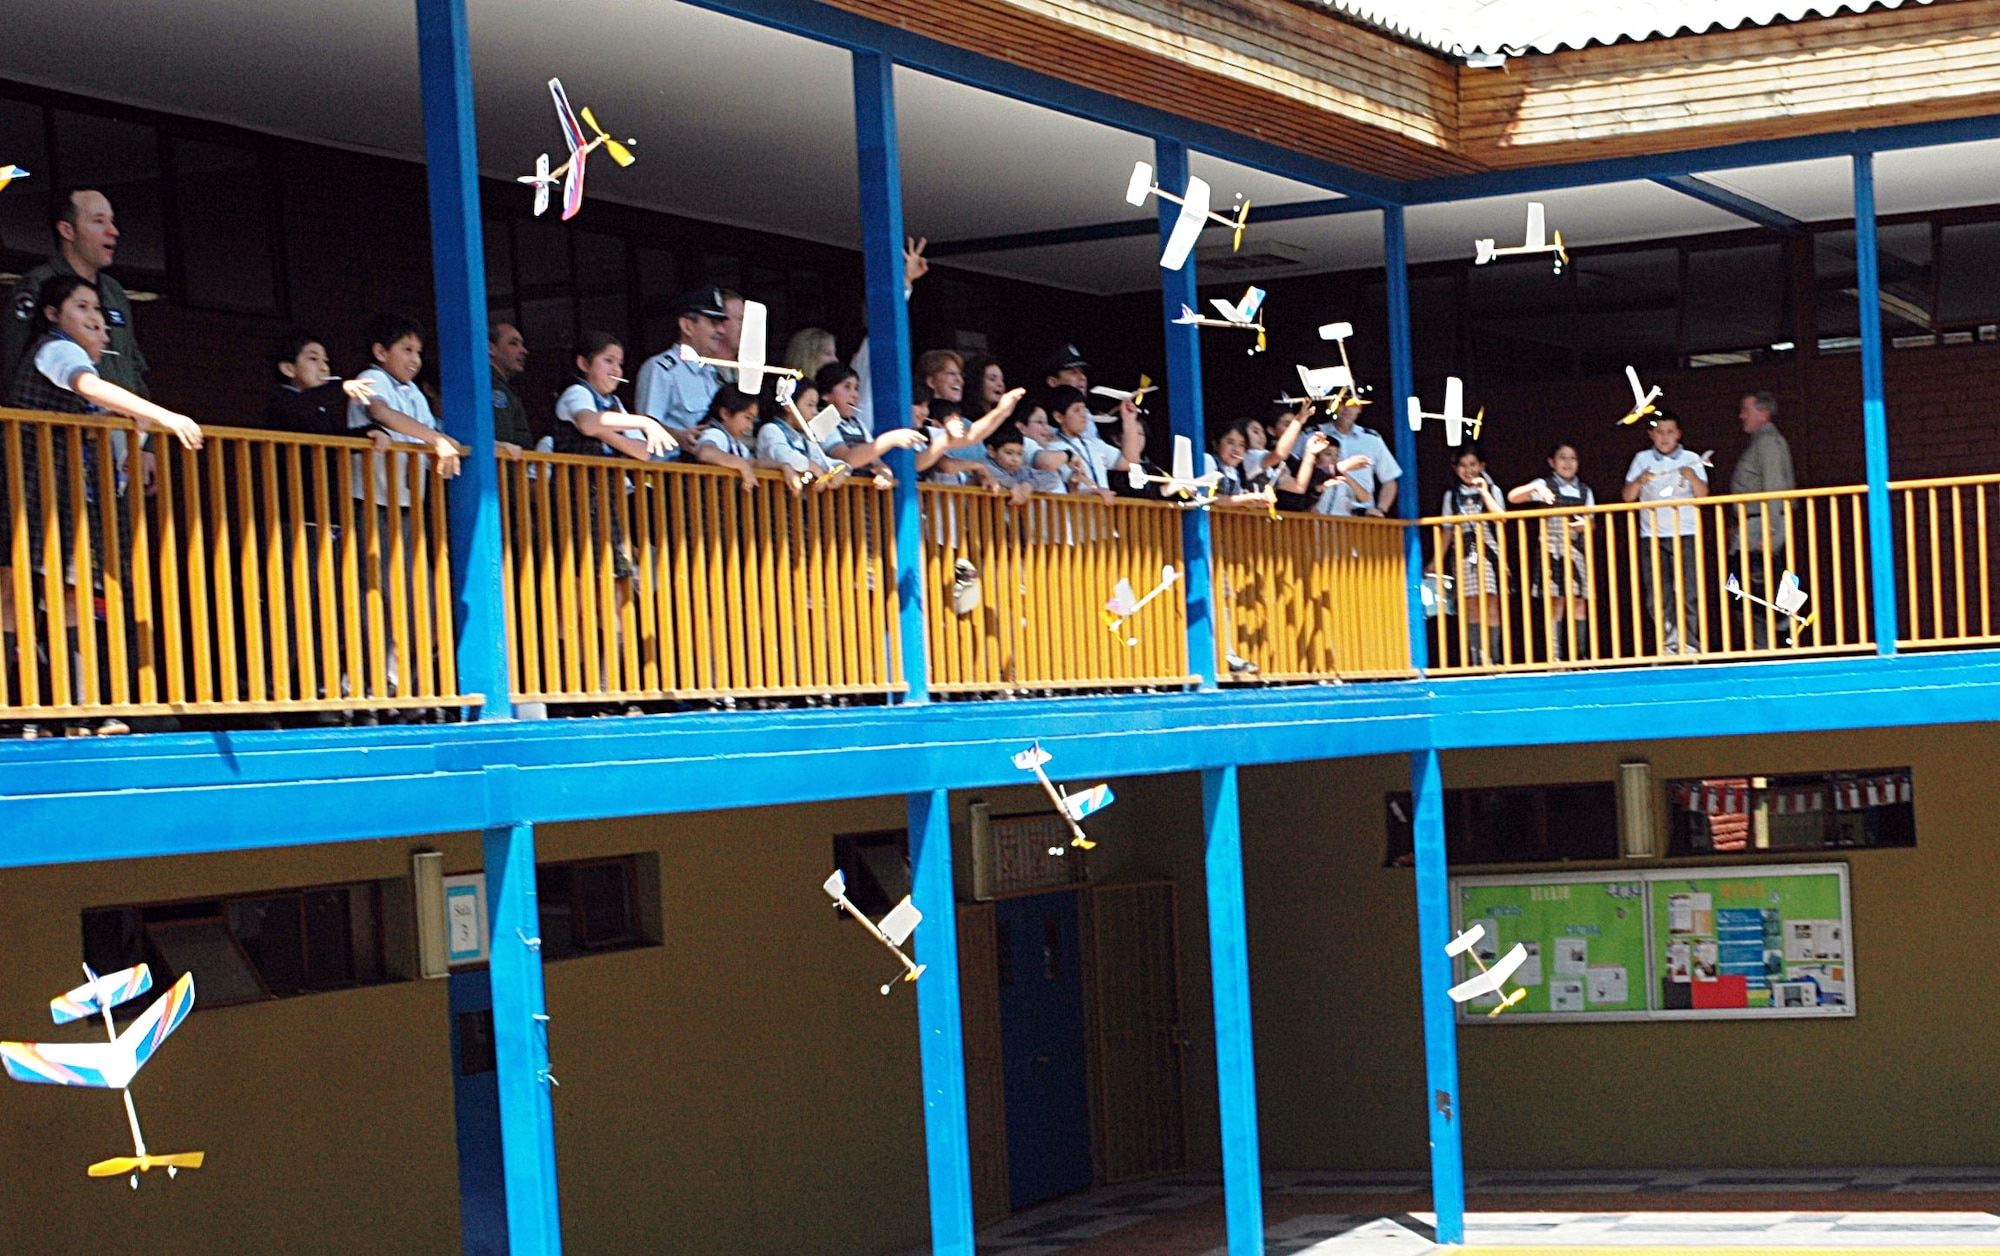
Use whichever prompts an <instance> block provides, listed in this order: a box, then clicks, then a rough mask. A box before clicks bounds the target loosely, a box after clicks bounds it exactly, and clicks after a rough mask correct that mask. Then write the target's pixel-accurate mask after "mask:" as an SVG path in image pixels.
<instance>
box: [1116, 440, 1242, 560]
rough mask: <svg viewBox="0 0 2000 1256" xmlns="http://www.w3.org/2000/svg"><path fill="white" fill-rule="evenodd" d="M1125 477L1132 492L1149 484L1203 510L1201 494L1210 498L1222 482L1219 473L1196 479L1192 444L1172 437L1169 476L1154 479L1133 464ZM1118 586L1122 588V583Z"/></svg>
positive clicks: (1149, 473)
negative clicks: (1172, 445) (1199, 506)
mask: <svg viewBox="0 0 2000 1256" xmlns="http://www.w3.org/2000/svg"><path fill="white" fill-rule="evenodd" d="M1126 476H1127V478H1128V479H1129V480H1130V482H1131V484H1132V487H1133V488H1135V489H1140V488H1144V487H1146V486H1147V485H1148V484H1157V485H1159V486H1160V488H1161V491H1162V492H1164V493H1166V494H1167V495H1168V496H1170V497H1178V498H1180V499H1181V500H1182V501H1187V502H1194V503H1197V504H1199V505H1203V506H1206V505H1207V504H1208V502H1207V501H1206V500H1204V498H1203V494H1208V495H1209V496H1213V495H1214V493H1215V486H1216V485H1217V484H1220V483H1221V482H1222V474H1221V473H1220V472H1217V473H1215V474H1213V475H1203V476H1197V475H1195V473H1194V441H1192V440H1190V439H1189V438H1188V437H1185V436H1176V437H1174V461H1173V470H1172V471H1171V472H1170V473H1169V474H1167V475H1155V474H1153V473H1152V472H1150V471H1147V470H1146V468H1144V467H1142V466H1140V465H1139V464H1138V463H1136V462H1135V463H1133V464H1132V468H1131V470H1130V471H1128V472H1126ZM1120 584H1121V587H1123V582H1120Z"/></svg>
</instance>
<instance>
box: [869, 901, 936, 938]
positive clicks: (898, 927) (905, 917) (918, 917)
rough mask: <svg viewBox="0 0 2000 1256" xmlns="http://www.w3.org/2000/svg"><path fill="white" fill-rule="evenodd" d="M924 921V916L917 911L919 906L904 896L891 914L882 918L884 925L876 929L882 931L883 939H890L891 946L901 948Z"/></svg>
mask: <svg viewBox="0 0 2000 1256" xmlns="http://www.w3.org/2000/svg"><path fill="white" fill-rule="evenodd" d="M923 919H924V914H923V913H922V912H920V911H918V910H917V905H916V904H915V903H913V902H911V901H910V898H909V895H907V894H906V895H904V896H903V901H902V902H900V903H898V904H896V905H895V906H894V907H891V908H890V909H889V914H888V915H886V916H884V917H882V923H880V924H878V925H876V926H875V927H876V928H878V929H880V930H881V931H882V936H883V937H885V938H887V939H889V945H890V946H901V945H903V943H904V942H905V941H907V940H908V939H909V936H910V934H912V933H914V932H915V931H916V928H917V926H918V925H919V924H922V923H923Z"/></svg>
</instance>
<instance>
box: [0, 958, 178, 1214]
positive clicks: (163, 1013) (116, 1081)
mask: <svg viewBox="0 0 2000 1256" xmlns="http://www.w3.org/2000/svg"><path fill="white" fill-rule="evenodd" d="M83 972H84V975H85V976H86V977H87V978H89V980H87V981H85V982H84V983H83V984H82V985H80V986H78V987H77V988H76V989H74V990H71V991H70V992H69V993H67V994H60V995H57V996H56V997H55V998H53V999H51V1000H49V1015H50V1017H51V1018H52V1019H53V1020H54V1021H55V1023H56V1024H58V1025H67V1024H68V1023H69V1022H71V1021H75V1020H82V1019H84V1018H85V1017H88V1016H95V1015H99V1014H102V1015H103V1017H104V1032H105V1034H106V1035H107V1036H108V1037H109V1039H110V1041H108V1042H99V1043H82V1042H76V1043H72V1042H0V1062H4V1063H5V1065H6V1067H7V1075H8V1076H9V1077H12V1078H13V1079H14V1080H15V1081H20V1082H45V1083H47V1084H49V1085H53V1086H96V1087H100V1088H103V1089H106V1090H116V1091H119V1092H120V1093H122V1094H123V1095H124V1096H125V1119H126V1120H127V1121H128V1122H129V1123H130V1124H131V1126H132V1154H131V1155H129V1156H113V1157H112V1158H111V1159H109V1160H100V1161H98V1162H97V1163H96V1164H93V1165H91V1166H90V1168H89V1170H88V1172H89V1173H90V1176H92V1177H119V1176H122V1175H125V1174H130V1175H131V1178H132V1189H133V1190H135V1191H136V1190H138V1189H139V1175H140V1174H141V1173H145V1172H147V1171H149V1170H152V1169H165V1170H166V1171H167V1176H168V1177H173V1176H175V1175H176V1174H178V1173H179V1172H180V1171H181V1170H182V1169H199V1168H200V1167H201V1162H202V1156H203V1153H201V1152H199V1151H184V1152H175V1153H172V1154H170V1155H164V1156H157V1155H153V1154H152V1153H150V1152H148V1151H147V1150H146V1136H145V1134H143V1133H142V1132H140V1129H139V1109H138V1108H136V1107H134V1106H133V1103H132V1090H131V1085H132V1079H133V1077H135V1076H137V1075H138V1072H139V1070H140V1069H142V1068H144V1067H145V1065H146V1061H147V1060H150V1059H152V1058H153V1052H155V1051H157V1050H158V1049H159V1047H160V1044H161V1043H163V1042H165V1041H166V1040H167V1035H169V1034H171V1033H173V1032H174V1030H176V1029H178V1028H180V1023H181V1022H182V1021H184V1020H186V1019H187V1014H188V1013H189V1012H190V1011H192V1010H193V1009H194V974H193V973H185V974H183V975H182V976H181V979H180V980H179V981H176V982H175V983H174V984H173V987H172V988H171V989H170V990H168V991H167V992H166V993H165V994H163V995H161V996H160V997H159V998H158V999H157V1000H155V1001H154V1003H153V1006H151V1007H149V1008H147V1009H146V1010H145V1011H144V1012H142V1013H140V1014H139V1018H138V1019H137V1020H135V1021H133V1022H132V1023H131V1024H130V1025H127V1026H126V1027H125V1032H124V1033H122V1034H121V1033H119V1032H118V1027H117V1026H116V1025H115V1024H113V1023H112V1020H111V1009H112V1008H114V1007H116V1006H118V1005H119V1004H120V1003H124V1002H127V1001H129V1000H131V999H136V998H138V997H139V996H140V995H142V994H144V993H146V991H148V990H150V989H152V988H153V973H152V970H151V969H149V968H147V967H146V965H144V964H140V965H138V966H137V967H134V968H127V969H125V970H124V971H122V972H115V973H111V974H109V975H108V976H104V977H100V976H98V975H97V974H96V973H94V972H92V971H91V970H90V965H88V964H86V965H84V968H83Z"/></svg>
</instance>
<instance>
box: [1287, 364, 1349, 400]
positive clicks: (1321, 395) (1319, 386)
mask: <svg viewBox="0 0 2000 1256" xmlns="http://www.w3.org/2000/svg"><path fill="white" fill-rule="evenodd" d="M1299 382H1300V383H1301V384H1303V385H1305V390H1306V396H1308V397H1311V398H1312V399H1313V400H1315V401H1320V400H1324V399H1325V398H1327V397H1331V396H1332V395H1333V393H1334V390H1336V389H1340V388H1352V387H1354V374H1353V372H1351V371H1349V370H1348V369H1347V368H1346V367H1344V366H1317V367H1304V366H1302V367H1300V368H1299Z"/></svg>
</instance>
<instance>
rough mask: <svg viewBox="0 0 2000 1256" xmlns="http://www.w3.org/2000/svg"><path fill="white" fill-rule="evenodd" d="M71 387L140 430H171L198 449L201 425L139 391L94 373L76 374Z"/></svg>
mask: <svg viewBox="0 0 2000 1256" xmlns="http://www.w3.org/2000/svg"><path fill="white" fill-rule="evenodd" d="M21 369H23V370H32V369H33V367H32V366H30V365H28V364H27V363H23V364H22V367H21ZM70 387H71V388H72V389H74V390H75V392H76V395H77V396H79V397H81V398H83V399H84V400H85V401H88V402H91V403H92V404H94V405H97V406H100V407H102V408H104V409H106V410H110V411H111V412H113V413H114V414H122V415H124V416H125V417H127V418H129V419H133V420H136V421H137V422H138V424H139V428H140V430H141V431H153V430H158V431H162V432H172V433H173V434H174V437H175V439H177V440H179V441H180V443H181V444H183V445H185V446H187V447H188V448H189V449H200V448H201V427H200V426H199V425H198V424H196V423H195V421H194V420H193V419H190V418H189V417H188V416H186V415H185V414H179V413H176V412H175V411H172V410H169V409H167V408H166V407H165V406H156V405H154V404H153V403H152V402H150V401H148V400H146V399H145V398H144V397H141V396H140V395H139V394H138V393H135V392H133V391H132V390H130V389H129V388H120V387H119V386H118V385H116V384H114V383H112V382H111V381H110V380H108V379H105V378H104V377H103V376H101V375H98V374H96V373H95V372H89V373H79V374H78V375H77V377H76V379H75V380H74V381H73V382H72V383H71V384H70Z"/></svg>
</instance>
